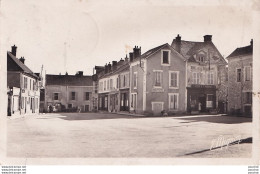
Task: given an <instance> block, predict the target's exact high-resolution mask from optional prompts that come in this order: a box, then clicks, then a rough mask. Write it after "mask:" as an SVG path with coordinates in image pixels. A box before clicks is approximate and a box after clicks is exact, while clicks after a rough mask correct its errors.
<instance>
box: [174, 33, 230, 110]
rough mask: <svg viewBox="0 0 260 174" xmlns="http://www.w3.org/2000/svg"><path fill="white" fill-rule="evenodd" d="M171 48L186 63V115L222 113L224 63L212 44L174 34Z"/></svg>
mask: <svg viewBox="0 0 260 174" xmlns="http://www.w3.org/2000/svg"><path fill="white" fill-rule="evenodd" d="M171 46H172V47H173V48H174V49H175V50H176V51H177V52H178V53H180V54H181V55H182V56H183V57H184V58H185V60H186V62H187V64H186V68H185V70H186V89H187V101H186V102H187V111H188V112H194V113H196V112H216V111H217V109H219V110H221V111H222V112H224V111H225V108H226V99H227V79H226V78H225V77H226V65H227V63H226V61H225V59H224V58H223V56H222V55H221V54H220V52H219V51H218V49H217V48H216V47H215V45H214V44H213V42H212V36H211V35H205V36H204V42H194V41H185V40H181V37H180V36H179V35H178V36H177V37H176V38H175V39H174V40H173V42H172V44H171Z"/></svg>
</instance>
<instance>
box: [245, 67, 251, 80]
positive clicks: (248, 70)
mask: <svg viewBox="0 0 260 174" xmlns="http://www.w3.org/2000/svg"><path fill="white" fill-rule="evenodd" d="M250 80H251V67H250V66H246V67H245V81H250Z"/></svg>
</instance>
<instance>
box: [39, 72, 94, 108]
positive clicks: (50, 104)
mask: <svg viewBox="0 0 260 174" xmlns="http://www.w3.org/2000/svg"><path fill="white" fill-rule="evenodd" d="M92 93H93V80H92V76H84V75H83V71H78V72H77V74H76V75H68V74H67V73H66V74H65V75H51V74H46V81H45V97H44V98H45V101H44V102H45V110H46V111H50V108H51V110H52V111H53V112H60V111H69V112H75V111H80V112H88V111H92V109H93V99H92Z"/></svg>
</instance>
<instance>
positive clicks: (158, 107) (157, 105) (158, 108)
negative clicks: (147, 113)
mask: <svg viewBox="0 0 260 174" xmlns="http://www.w3.org/2000/svg"><path fill="white" fill-rule="evenodd" d="M152 110H153V113H154V114H155V115H159V114H161V112H162V111H163V102H152Z"/></svg>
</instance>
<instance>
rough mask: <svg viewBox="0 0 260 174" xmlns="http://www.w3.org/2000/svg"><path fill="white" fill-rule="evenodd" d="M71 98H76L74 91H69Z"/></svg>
mask: <svg viewBox="0 0 260 174" xmlns="http://www.w3.org/2000/svg"><path fill="white" fill-rule="evenodd" d="M71 100H76V92H71Z"/></svg>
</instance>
